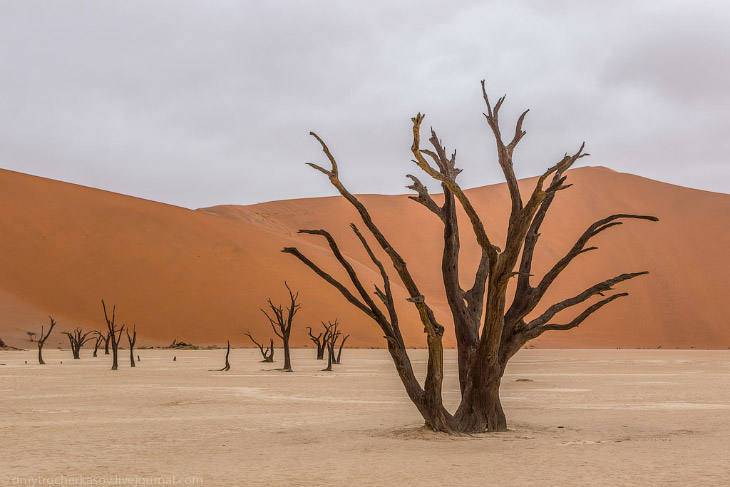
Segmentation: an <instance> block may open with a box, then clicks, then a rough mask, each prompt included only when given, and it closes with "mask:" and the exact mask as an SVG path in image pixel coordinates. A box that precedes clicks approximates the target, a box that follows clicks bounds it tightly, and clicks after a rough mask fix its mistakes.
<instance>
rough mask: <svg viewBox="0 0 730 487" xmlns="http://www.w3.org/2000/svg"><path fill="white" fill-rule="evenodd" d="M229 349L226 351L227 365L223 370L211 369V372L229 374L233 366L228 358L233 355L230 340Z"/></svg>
mask: <svg viewBox="0 0 730 487" xmlns="http://www.w3.org/2000/svg"><path fill="white" fill-rule="evenodd" d="M227 343H228V348H227V349H226V365H224V366H223V368H222V369H210V370H209V372H228V371H229V370H231V364H230V363H229V362H228V356H229V355H230V354H231V341H230V340H228V341H227Z"/></svg>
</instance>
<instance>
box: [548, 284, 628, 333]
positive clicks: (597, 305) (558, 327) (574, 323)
mask: <svg viewBox="0 0 730 487" xmlns="http://www.w3.org/2000/svg"><path fill="white" fill-rule="evenodd" d="M628 295H629V293H619V294H614V295H613V296H610V297H608V298H605V299H602V300H600V301H598V302H597V303H595V304H593V305H592V306H589V307H588V308H587V309H586V310H585V311H583V312H582V313H581V314H579V315H578V316H576V317H575V318H573V320H572V321H571V322H570V323H566V324H564V325H558V324H555V323H550V324H547V325H543V326H542V331H548V330H570V329H571V328H575V327H576V326H578V325H580V324H581V323H583V321H585V319H586V318H588V317H589V316H590V315H592V314H593V313H595V312H596V311H598V310H599V309H601V308H602V307H604V306H605V305H607V304H608V303H610V302H611V301H613V300H615V299H618V298H620V297H623V296H628Z"/></svg>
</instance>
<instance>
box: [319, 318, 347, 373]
mask: <svg viewBox="0 0 730 487" xmlns="http://www.w3.org/2000/svg"><path fill="white" fill-rule="evenodd" d="M322 326H324V328H325V333H324V342H325V346H326V347H327V368H325V369H322V371H323V372H329V371H331V370H332V363H333V362H335V347H336V346H337V340H338V339H339V338H340V335H342V332H341V331H340V330H338V329H337V328H338V326H339V325H338V323H337V320H335V321H334V323H333V322H331V321H330V322H327V323H325V322H324V321H323V322H322Z"/></svg>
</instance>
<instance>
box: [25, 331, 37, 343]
mask: <svg viewBox="0 0 730 487" xmlns="http://www.w3.org/2000/svg"><path fill="white" fill-rule="evenodd" d="M25 334H26V335H28V338H29V339H30V342H31V343H33V342H34V341H35V340H34V339H35V332H34V331H26V332H25Z"/></svg>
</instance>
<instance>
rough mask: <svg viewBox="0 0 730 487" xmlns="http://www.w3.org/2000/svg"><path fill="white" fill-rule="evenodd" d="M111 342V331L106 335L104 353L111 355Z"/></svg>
mask: <svg viewBox="0 0 730 487" xmlns="http://www.w3.org/2000/svg"><path fill="white" fill-rule="evenodd" d="M110 344H111V336H110V333H109V332H108V331H107V332H106V337H104V355H109V345H110Z"/></svg>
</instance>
